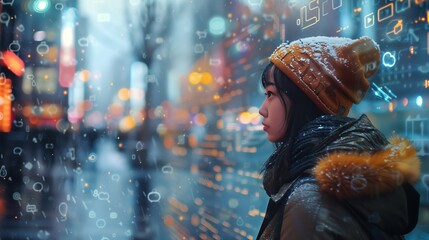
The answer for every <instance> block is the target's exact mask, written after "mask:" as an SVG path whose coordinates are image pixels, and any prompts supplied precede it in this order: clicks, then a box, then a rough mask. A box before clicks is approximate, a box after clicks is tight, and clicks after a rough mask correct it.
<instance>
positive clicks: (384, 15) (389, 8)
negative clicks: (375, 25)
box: [377, 3, 394, 22]
mask: <svg viewBox="0 0 429 240" xmlns="http://www.w3.org/2000/svg"><path fill="white" fill-rule="evenodd" d="M393 11H394V9H393V3H389V4H386V5H384V6H383V7H381V8H379V9H378V10H377V20H378V21H379V22H382V21H384V20H386V19H389V18H391V17H393V13H394V12H393Z"/></svg>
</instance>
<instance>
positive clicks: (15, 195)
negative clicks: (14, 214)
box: [12, 192, 22, 201]
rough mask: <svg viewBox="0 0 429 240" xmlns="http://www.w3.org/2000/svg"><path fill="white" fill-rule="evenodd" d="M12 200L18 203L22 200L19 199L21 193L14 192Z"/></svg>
mask: <svg viewBox="0 0 429 240" xmlns="http://www.w3.org/2000/svg"><path fill="white" fill-rule="evenodd" d="M12 198H13V200H15V201H20V200H22V198H21V193H19V192H14V193H13V194H12Z"/></svg>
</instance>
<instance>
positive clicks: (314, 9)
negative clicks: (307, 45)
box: [296, 0, 320, 29]
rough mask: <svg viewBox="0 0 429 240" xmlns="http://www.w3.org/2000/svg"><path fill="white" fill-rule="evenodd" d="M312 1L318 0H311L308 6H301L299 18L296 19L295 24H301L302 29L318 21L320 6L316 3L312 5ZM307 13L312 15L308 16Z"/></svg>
mask: <svg viewBox="0 0 429 240" xmlns="http://www.w3.org/2000/svg"><path fill="white" fill-rule="evenodd" d="M314 2H316V3H318V1H316V0H313V1H310V2H309V3H308V8H307V6H303V7H301V9H300V18H299V19H298V20H297V21H296V24H297V25H298V26H301V28H302V29H306V28H308V27H311V26H313V25H314V24H316V23H318V22H319V21H320V7H319V6H318V5H317V4H315V5H316V6H312V5H314V4H312V3H314ZM308 15H313V16H312V17H309V16H308Z"/></svg>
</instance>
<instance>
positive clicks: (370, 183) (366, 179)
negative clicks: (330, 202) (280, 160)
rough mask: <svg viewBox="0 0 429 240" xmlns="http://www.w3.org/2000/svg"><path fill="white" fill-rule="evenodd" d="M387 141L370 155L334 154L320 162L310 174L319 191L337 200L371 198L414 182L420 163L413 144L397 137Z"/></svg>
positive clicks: (417, 177) (353, 153) (354, 153)
mask: <svg viewBox="0 0 429 240" xmlns="http://www.w3.org/2000/svg"><path fill="white" fill-rule="evenodd" d="M389 142H390V144H389V145H387V146H386V147H385V148H384V149H383V150H381V151H378V152H375V153H373V154H368V153H356V152H337V153H331V154H329V155H328V156H326V157H324V158H322V159H320V160H319V162H318V164H317V166H316V167H315V168H314V170H313V174H314V176H315V177H316V179H317V181H318V182H319V184H320V186H321V189H322V191H325V192H329V193H331V194H333V195H335V196H336V197H337V198H350V197H355V196H374V195H377V194H379V193H382V192H386V191H389V190H393V189H394V188H396V187H398V186H399V185H401V184H402V183H403V182H409V183H415V182H417V180H418V179H419V175H420V160H419V158H418V157H417V152H416V150H415V148H414V147H413V145H412V144H411V143H410V142H409V141H408V140H407V139H405V138H402V137H399V136H393V137H391V138H390V139H389Z"/></svg>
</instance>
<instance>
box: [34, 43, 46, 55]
mask: <svg viewBox="0 0 429 240" xmlns="http://www.w3.org/2000/svg"><path fill="white" fill-rule="evenodd" d="M36 51H37V53H38V54H40V56H43V55H45V54H47V53H48V52H49V46H48V44H46V42H45V41H42V42H41V43H39V45H37V48H36Z"/></svg>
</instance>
